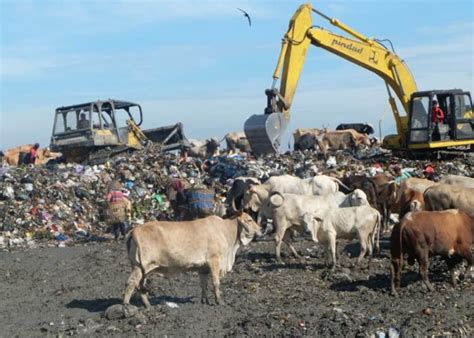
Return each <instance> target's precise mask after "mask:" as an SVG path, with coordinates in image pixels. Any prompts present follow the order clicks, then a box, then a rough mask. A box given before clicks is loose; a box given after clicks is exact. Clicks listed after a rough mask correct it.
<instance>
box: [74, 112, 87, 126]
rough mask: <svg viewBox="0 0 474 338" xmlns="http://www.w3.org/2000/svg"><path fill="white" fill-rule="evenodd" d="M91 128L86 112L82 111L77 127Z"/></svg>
mask: <svg viewBox="0 0 474 338" xmlns="http://www.w3.org/2000/svg"><path fill="white" fill-rule="evenodd" d="M88 128H90V122H89V120H88V119H86V114H85V113H81V118H80V119H79V121H77V129H88Z"/></svg>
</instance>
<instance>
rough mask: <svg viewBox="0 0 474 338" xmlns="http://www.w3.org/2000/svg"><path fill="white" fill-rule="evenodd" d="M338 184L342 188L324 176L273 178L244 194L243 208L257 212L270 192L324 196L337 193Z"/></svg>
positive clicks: (335, 179) (336, 180)
mask: <svg viewBox="0 0 474 338" xmlns="http://www.w3.org/2000/svg"><path fill="white" fill-rule="evenodd" d="M339 184H340V185H342V186H344V184H343V183H342V182H341V181H339V180H338V179H337V178H334V177H330V176H325V175H320V176H315V177H311V178H306V179H301V178H299V177H295V176H291V175H282V176H273V177H270V178H269V179H268V180H267V181H266V182H265V183H264V184H261V185H254V186H252V187H251V188H250V189H249V190H247V191H246V192H245V195H244V208H251V209H252V210H253V211H254V212H257V211H258V210H259V208H260V205H261V203H262V201H263V200H265V199H266V198H268V196H269V195H270V193H272V192H279V193H282V194H283V193H290V194H298V195H318V196H324V195H329V194H332V193H335V192H337V191H339ZM344 187H345V186H344ZM346 188H347V187H346ZM347 189H349V188H347Z"/></svg>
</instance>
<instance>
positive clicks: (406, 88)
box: [244, 4, 474, 155]
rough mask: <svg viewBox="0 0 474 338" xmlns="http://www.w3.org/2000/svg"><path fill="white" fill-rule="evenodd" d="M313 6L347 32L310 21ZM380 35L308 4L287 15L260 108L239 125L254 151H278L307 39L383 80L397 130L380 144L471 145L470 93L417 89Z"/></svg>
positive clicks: (395, 146)
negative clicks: (436, 116)
mask: <svg viewBox="0 0 474 338" xmlns="http://www.w3.org/2000/svg"><path fill="white" fill-rule="evenodd" d="M312 12H314V13H316V14H318V15H320V16H321V17H322V18H324V19H326V20H327V21H329V22H330V23H331V24H332V25H334V26H336V27H338V28H340V29H341V30H343V31H345V32H346V33H348V34H349V35H350V36H351V38H349V37H346V36H341V35H337V34H335V33H333V32H331V31H329V30H326V29H324V28H321V27H318V26H313V20H312ZM385 41H388V40H384V41H381V40H377V39H374V38H368V37H366V36H364V35H362V34H361V33H359V32H357V31H355V30H354V29H352V28H351V27H349V26H347V25H345V24H344V23H342V22H340V21H339V20H337V19H333V18H330V17H328V16H326V15H325V14H323V13H321V12H320V11H318V10H316V9H314V8H313V7H312V5H311V4H304V5H301V6H300V7H299V8H298V10H297V11H296V13H295V14H294V15H293V17H292V18H291V21H290V24H289V29H288V32H287V33H286V34H285V36H284V38H283V42H282V47H281V53H280V57H279V59H278V63H277V66H276V69H275V72H274V74H273V84H272V88H271V89H267V90H266V91H265V94H266V96H267V107H266V108H265V113H264V114H263V115H252V116H251V117H249V118H248V119H247V121H246V122H245V125H244V131H245V134H246V136H247V138H248V140H249V143H250V146H251V148H252V151H253V152H254V154H255V155H261V154H266V153H274V152H278V149H279V146H280V143H281V137H282V135H283V132H284V130H285V129H286V127H287V125H288V122H289V119H290V108H291V104H292V101H293V96H294V95H295V91H296V87H297V85H298V80H299V78H300V75H301V72H302V70H303V65H304V63H305V60H306V54H307V51H308V48H309V46H310V45H311V44H312V45H314V46H316V47H321V48H323V49H325V50H327V51H329V52H331V53H334V54H336V55H338V56H340V57H342V58H344V59H346V60H348V61H350V62H353V63H355V64H356V65H359V66H361V67H364V68H365V69H368V70H369V71H372V72H374V73H375V74H377V75H379V76H380V77H381V78H382V79H383V80H384V81H385V85H386V87H387V92H388V96H389V103H390V106H391V109H392V111H393V115H394V117H395V121H396V126H397V135H389V136H386V137H385V138H384V140H383V146H384V147H385V148H388V149H394V150H404V149H407V148H408V149H413V150H416V149H419V150H429V149H443V148H448V147H460V146H464V147H466V146H469V145H470V146H471V149H472V147H473V145H474V116H473V112H472V101H471V95H470V93H469V92H466V91H462V90H460V89H452V90H429V91H418V89H417V86H416V83H415V79H414V78H413V75H412V74H411V72H410V70H409V69H408V67H407V65H406V64H405V62H404V61H403V60H402V59H401V58H400V57H399V56H398V55H397V54H395V52H394V51H393V47H392V48H391V49H389V48H387V47H386V46H385V45H384V42H385ZM388 42H389V43H390V41H388ZM390 45H391V43H390ZM281 74H283V75H282V78H281V81H280V89H277V88H276V84H277V81H278V79H280V75H281ZM392 90H393V92H395V95H396V96H397V97H398V99H399V100H400V102H401V104H402V105H403V109H404V111H405V114H404V115H401V114H400V113H399V111H398V108H397V104H396V101H395V99H394V97H393V95H392ZM433 101H438V104H439V106H440V108H441V109H442V110H443V112H444V114H445V118H444V121H442V122H441V123H433V122H432V117H431V112H432V109H431V107H432V105H433V103H434V102H433Z"/></svg>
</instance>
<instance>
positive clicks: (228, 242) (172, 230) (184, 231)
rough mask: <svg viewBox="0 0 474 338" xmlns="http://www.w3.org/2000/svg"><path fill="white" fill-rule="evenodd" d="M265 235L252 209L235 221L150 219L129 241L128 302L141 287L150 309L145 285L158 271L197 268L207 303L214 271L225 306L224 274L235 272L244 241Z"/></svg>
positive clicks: (216, 292)
mask: <svg viewBox="0 0 474 338" xmlns="http://www.w3.org/2000/svg"><path fill="white" fill-rule="evenodd" d="M260 234H261V233H260V226H259V225H258V224H257V223H255V221H254V220H253V219H252V217H250V216H249V215H247V214H246V213H242V214H240V215H238V216H236V217H234V218H233V219H222V218H220V217H218V216H209V217H206V218H202V219H198V220H194V221H187V222H148V223H145V224H143V225H141V226H138V227H136V228H135V229H133V230H132V232H131V234H130V236H129V238H128V239H127V250H128V257H129V259H130V262H131V264H132V273H131V275H130V277H129V278H128V281H127V286H126V288H125V293H124V298H123V303H124V304H129V303H130V298H131V297H132V295H133V293H134V292H135V290H138V293H139V294H140V297H141V300H142V302H143V304H145V306H146V307H147V308H150V302H149V301H148V297H147V294H146V291H145V289H144V287H145V282H146V277H147V275H148V274H149V273H150V272H152V271H156V272H158V273H160V274H161V275H168V274H172V273H175V272H181V271H197V272H199V277H200V280H201V291H202V293H201V302H203V303H204V302H205V303H209V300H208V298H207V280H208V276H209V273H210V274H211V277H212V283H213V285H214V295H215V297H216V303H218V304H221V303H222V299H221V293H220V290H219V285H220V277H222V276H224V275H225V274H226V273H227V272H229V271H231V270H232V267H233V265H234V261H235V255H236V253H237V250H238V249H239V247H240V245H247V244H248V243H250V242H251V241H252V239H253V238H254V237H255V236H256V235H260Z"/></svg>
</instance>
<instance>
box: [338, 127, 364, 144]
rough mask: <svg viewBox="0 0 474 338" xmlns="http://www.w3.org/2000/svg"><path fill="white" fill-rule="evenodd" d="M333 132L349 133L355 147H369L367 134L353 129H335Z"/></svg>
mask: <svg viewBox="0 0 474 338" xmlns="http://www.w3.org/2000/svg"><path fill="white" fill-rule="evenodd" d="M334 133H341V134H346V133H349V134H351V135H352V138H353V140H354V142H355V145H356V147H357V148H364V147H370V146H371V145H372V142H371V141H370V137H369V136H368V135H366V134H362V133H359V132H358V131H356V130H354V129H346V130H335V131H334Z"/></svg>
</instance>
